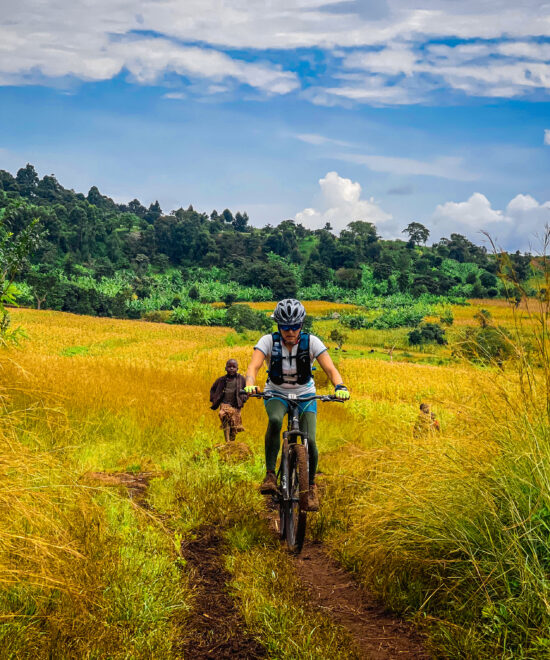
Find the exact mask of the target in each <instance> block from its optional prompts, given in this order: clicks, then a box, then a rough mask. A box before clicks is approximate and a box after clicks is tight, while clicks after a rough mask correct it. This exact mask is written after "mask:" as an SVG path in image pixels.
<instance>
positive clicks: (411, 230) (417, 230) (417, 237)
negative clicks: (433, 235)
mask: <svg viewBox="0 0 550 660" xmlns="http://www.w3.org/2000/svg"><path fill="white" fill-rule="evenodd" d="M401 233H402V234H408V235H409V241H410V243H412V244H413V245H420V243H422V244H425V243H426V241H427V240H428V238H429V237H430V230H429V229H428V228H427V227H424V225H423V224H421V223H420V222H409V224H408V225H407V226H406V227H405V229H403V231H402V232H401Z"/></svg>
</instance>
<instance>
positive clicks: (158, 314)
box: [141, 309, 172, 323]
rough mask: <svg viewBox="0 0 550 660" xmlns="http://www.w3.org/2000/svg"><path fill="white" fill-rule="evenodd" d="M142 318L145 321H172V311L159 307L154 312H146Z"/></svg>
mask: <svg viewBox="0 0 550 660" xmlns="http://www.w3.org/2000/svg"><path fill="white" fill-rule="evenodd" d="M141 318H142V320H143V321H149V322H150V323H170V320H171V318H172V312H171V311H168V310H166V309H162V310H161V309H159V310H156V311H154V312H145V313H144V314H142V316H141Z"/></svg>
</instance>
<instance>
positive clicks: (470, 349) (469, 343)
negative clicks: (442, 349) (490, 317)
mask: <svg viewBox="0 0 550 660" xmlns="http://www.w3.org/2000/svg"><path fill="white" fill-rule="evenodd" d="M513 352H514V349H513V346H512V343H511V341H510V334H509V332H508V331H507V330H506V329H505V328H501V327H494V326H490V325H486V326H483V327H481V328H466V330H464V332H463V333H462V335H461V337H460V338H459V341H458V344H457V346H456V347H455V349H454V353H455V355H459V356H460V357H464V358H466V359H467V360H470V361H472V362H478V363H481V364H489V363H495V364H497V365H499V366H500V365H502V363H503V362H504V361H505V360H507V359H508V358H510V357H512V355H513Z"/></svg>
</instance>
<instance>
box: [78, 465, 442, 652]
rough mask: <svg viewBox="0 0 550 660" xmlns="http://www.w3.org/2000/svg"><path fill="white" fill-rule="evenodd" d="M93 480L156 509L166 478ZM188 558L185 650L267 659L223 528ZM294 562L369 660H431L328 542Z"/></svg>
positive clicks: (316, 604) (272, 516) (272, 517)
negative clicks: (247, 618)
mask: <svg viewBox="0 0 550 660" xmlns="http://www.w3.org/2000/svg"><path fill="white" fill-rule="evenodd" d="M84 476H85V479H86V480H87V481H91V482H95V483H101V484H102V485H108V486H125V487H126V488H127V489H128V494H129V496H130V497H131V498H132V499H133V500H135V501H136V503H137V504H139V506H142V507H143V508H146V509H150V505H149V504H148V502H147V499H146V494H147V488H148V486H149V481H150V480H151V479H152V478H153V477H156V476H159V474H158V473H153V472H142V473H138V474H129V473H125V472H118V473H106V472H89V473H87V474H86V475H84ZM266 518H267V519H268V521H269V524H270V527H271V529H272V531H273V532H274V533H277V534H278V525H279V520H278V512H277V511H275V510H274V508H273V506H272V505H269V504H268V507H267V511H266ZM181 553H182V556H183V557H184V558H185V559H186V561H187V562H188V566H189V567H190V569H191V586H192V587H193V590H194V592H195V594H196V596H195V601H194V607H193V611H192V612H191V614H190V617H189V619H188V623H187V626H186V635H185V639H183V640H182V644H181V647H180V648H178V651H179V652H181V653H182V654H183V656H184V657H187V658H193V659H194V660H224V659H229V658H236V659H237V660H238V659H242V660H245V659H246V660H259V659H260V658H267V657H268V656H267V653H266V650H265V648H264V647H263V646H262V645H261V644H260V643H259V642H258V641H257V640H255V639H254V638H253V637H251V636H250V635H249V634H248V632H247V631H246V627H245V623H244V620H243V618H242V616H241V615H240V613H239V610H238V607H237V606H236V605H235V602H234V600H233V598H232V597H231V596H230V595H229V593H228V587H227V585H228V584H230V582H231V575H230V574H229V573H228V572H227V571H226V570H225V568H224V566H223V563H224V558H223V538H222V531H220V530H219V529H217V528H215V527H204V528H202V529H199V530H198V531H197V538H196V539H195V540H194V541H191V542H187V543H182V546H181ZM294 565H295V568H296V572H297V574H298V576H299V577H300V578H301V580H302V582H303V585H304V587H305V588H306V589H307V590H308V591H309V593H310V594H311V601H310V603H311V606H312V607H313V608H319V609H321V610H322V611H323V612H325V613H326V614H327V615H329V616H330V618H331V619H332V620H333V621H334V622H336V623H338V624H339V625H341V626H342V627H343V628H344V629H345V630H346V631H347V632H348V633H349V634H350V636H351V638H352V640H353V641H354V644H355V647H356V650H357V657H358V658H360V659H361V660H363V659H364V660H395V659H398V658H402V659H411V660H412V659H413V658H414V659H415V660H428V659H429V658H430V655H429V654H428V653H427V651H426V649H425V648H424V646H423V644H422V640H421V638H420V636H419V635H418V634H417V633H416V632H415V631H414V629H413V628H412V627H411V626H410V625H408V624H406V623H405V622H404V621H402V620H400V619H398V618H395V617H392V616H390V615H389V614H387V613H386V612H385V611H384V609H383V608H382V607H381V606H380V605H379V604H378V603H376V601H375V600H374V599H373V598H372V597H370V596H369V595H368V593H367V592H366V591H365V590H364V589H362V588H361V587H359V585H358V584H357V583H356V582H355V581H354V579H353V577H352V576H351V575H350V574H349V573H347V572H346V571H345V570H344V569H343V568H342V567H341V566H339V564H337V562H335V561H334V560H333V559H332V558H331V557H330V556H329V555H328V553H327V552H326V551H325V550H324V549H323V546H322V544H316V543H309V544H306V545H305V546H304V549H303V551H302V553H301V554H300V555H298V556H297V557H295V558H294Z"/></svg>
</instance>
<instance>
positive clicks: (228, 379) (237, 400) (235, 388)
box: [210, 360, 248, 442]
mask: <svg viewBox="0 0 550 660" xmlns="http://www.w3.org/2000/svg"><path fill="white" fill-rule="evenodd" d="M225 373H226V375H225V376H220V378H218V379H217V380H216V381H215V382H214V384H213V385H212V387H211V388H210V402H211V403H212V406H211V408H212V410H217V409H218V408H219V413H218V414H219V416H220V421H221V423H222V430H223V435H224V438H225V441H226V442H230V441H233V440H235V437H236V435H237V433H240V432H241V431H244V427H243V423H242V419H241V409H242V407H243V406H244V404H245V402H246V399H247V398H248V397H247V395H246V394H242V390H243V388H244V386H245V385H246V381H245V379H244V376H242V375H241V374H240V373H239V365H238V363H237V360H227V362H226V364H225Z"/></svg>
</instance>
